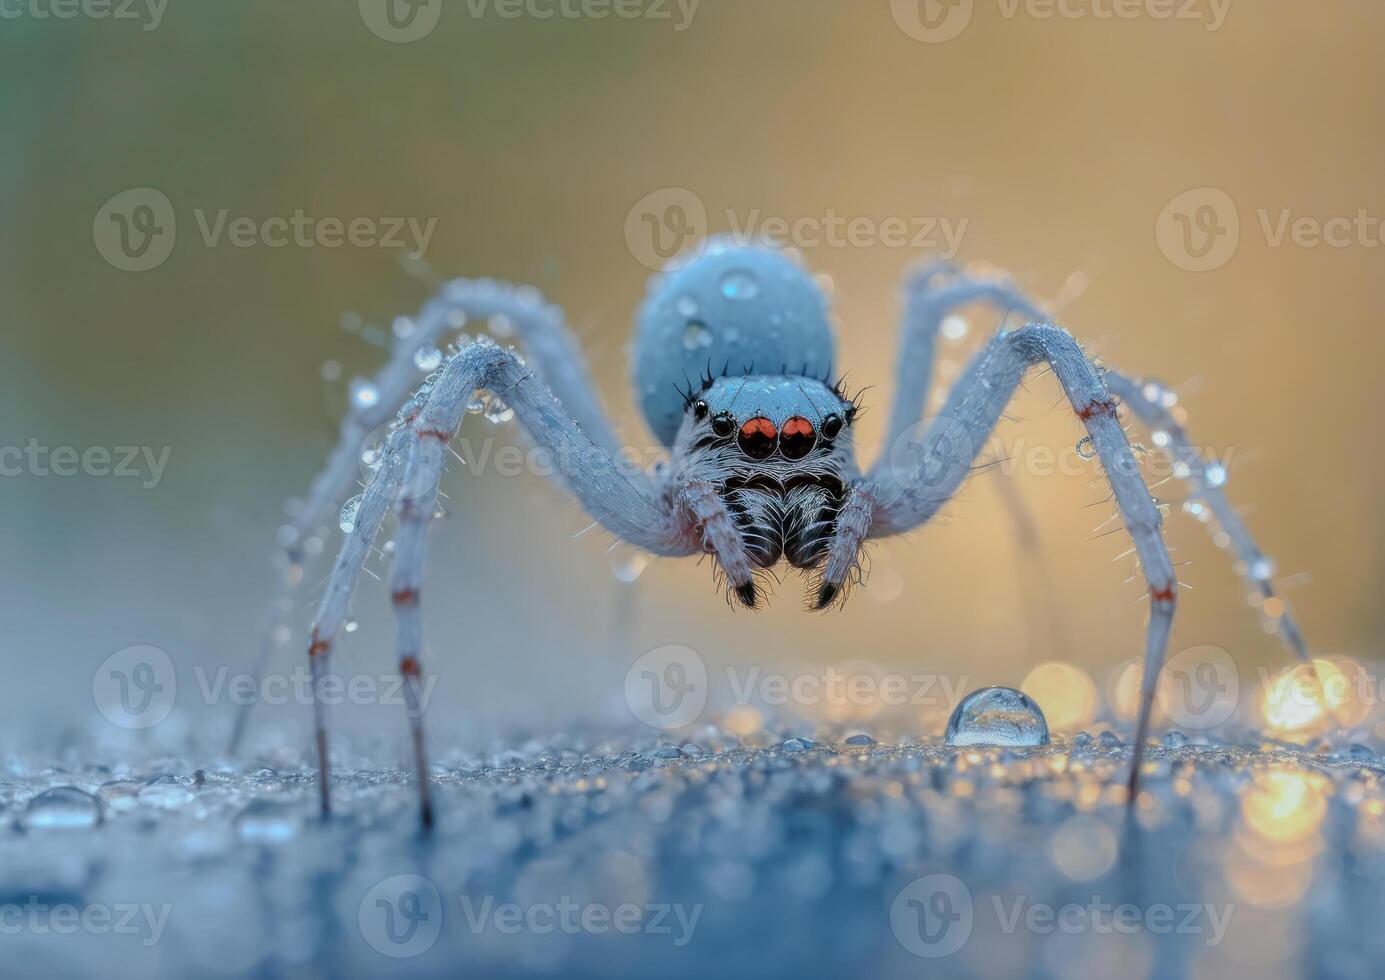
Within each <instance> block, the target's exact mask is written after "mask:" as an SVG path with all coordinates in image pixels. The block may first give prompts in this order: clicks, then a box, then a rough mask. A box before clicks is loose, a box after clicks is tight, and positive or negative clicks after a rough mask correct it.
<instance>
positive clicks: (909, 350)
mask: <svg viewBox="0 0 1385 980" xmlns="http://www.w3.org/2000/svg"><path fill="white" fill-rule="evenodd" d="M903 289H904V314H903V317H902V319H901V322H900V342H899V354H898V367H897V368H896V371H895V395H894V401H893V403H892V404H891V406H890V417H889V421H888V423H887V424H886V427H885V441H884V449H883V450H882V452H881V455H880V457H879V458H878V459H877V462H876V465H877V466H879V465H880V463H881V460H883V459H884V458H885V457H886V456H887V455H888V453H889V448H890V447H891V446H893V445H895V444H896V443H897V442H898V441H899V439H900V438H901V437H902V436H904V435H905V434H906V433H907V432H909V430H910V429H912V428H913V427H914V426H915V425H917V424H918V421H919V419H920V418H921V417H922V415H923V411H924V408H925V406H926V405H927V402H928V392H929V389H930V388H931V386H932V381H933V361H934V356H935V354H936V351H937V346H938V331H939V330H940V329H941V327H942V323H943V320H944V319H946V317H947V316H948V314H950V313H951V312H953V311H954V310H956V309H958V308H960V307H963V306H966V305H968V304H969V303H990V304H991V305H993V306H996V307H999V308H1001V309H1002V310H1004V311H1005V312H1006V313H1007V314H1008V313H1015V314H1017V315H1019V316H1021V317H1025V318H1027V319H1039V320H1042V319H1044V318H1045V315H1044V313H1043V311H1042V310H1040V309H1039V307H1038V306H1037V305H1035V303H1034V302H1033V301H1032V300H1030V299H1029V298H1028V297H1026V296H1025V295H1024V293H1022V292H1021V291H1020V290H1018V289H1017V288H1015V286H1014V285H1013V283H1012V282H1011V281H1010V280H1009V279H1008V278H1006V277H1004V276H1000V275H993V276H989V277H982V276H976V275H969V274H967V273H966V272H965V271H964V270H963V269H962V268H961V267H960V266H957V265H956V264H954V263H952V262H948V261H945V260H937V261H932V262H925V263H922V264H920V265H918V266H916V267H915V268H913V269H911V270H910V271H909V274H908V276H907V277H906V278H905V281H904V287H903ZM871 495H872V489H871V485H870V483H869V481H862V482H861V483H858V484H857V485H856V486H855V487H853V488H851V489H850V490H849V491H848V493H847V498H846V500H845V501H844V502H843V505H842V510H841V512H840V514H839V515H838V518H837V526H836V528H835V530H834V533H833V537H832V543H831V545H830V546H829V548H828V554H827V563H826V564H825V565H824V567H823V571H822V575H821V576H820V578H819V579H818V582H817V593H816V595H813V596H810V603H811V605H812V607H813V608H814V609H826V608H828V607H829V606H831V605H832V603H834V602H835V601H836V600H837V599H838V597H840V596H841V595H842V594H843V592H842V590H843V589H844V588H845V587H846V585H847V584H848V582H850V581H854V580H859V579H860V578H861V566H860V557H861V546H862V544H863V543H864V542H865V540H866V537H867V536H868V532H869V530H870V516H871V511H872V508H873V502H872V498H871Z"/></svg>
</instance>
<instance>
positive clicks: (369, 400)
mask: <svg viewBox="0 0 1385 980" xmlns="http://www.w3.org/2000/svg"><path fill="white" fill-rule="evenodd" d="M379 401H380V389H378V388H376V387H375V385H374V384H373V383H372V382H370V381H367V380H366V379H365V378H352V379H351V405H352V407H353V408H374V407H375V406H376V405H377V404H378V403H379Z"/></svg>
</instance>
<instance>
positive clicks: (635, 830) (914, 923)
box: [0, 689, 1385, 980]
mask: <svg viewBox="0 0 1385 980" xmlns="http://www.w3.org/2000/svg"><path fill="white" fill-rule="evenodd" d="M1015 693H1016V692H1005V691H1004V689H1001V690H1000V693H996V692H995V691H994V690H993V689H992V690H988V691H984V692H978V695H977V696H973V698H972V699H969V700H972V701H975V700H977V698H978V696H980V695H985V697H983V698H980V701H981V704H980V705H979V708H980V710H979V711H978V713H977V714H976V716H975V717H973V718H972V719H971V720H970V721H963V722H959V725H962V726H963V727H965V726H968V725H970V726H972V728H973V729H974V728H975V726H977V725H982V726H983V727H984V726H985V725H986V724H992V723H996V722H997V718H998V717H1002V716H1003V719H1004V720H1005V722H1006V724H1011V725H1013V723H1014V722H1015V721H1016V720H1019V721H1021V722H1023V721H1024V715H1023V712H1021V713H1020V714H1019V715H1016V714H1015V711H1016V709H1017V708H1023V707H1024V705H1023V703H1022V702H1017V701H1016V700H1015V698H1014V697H1013V695H1014V694H1015ZM1020 697H1023V696H1022V695H1021V696H1020ZM973 707H977V705H973ZM997 711H999V712H1000V715H999V716H997V714H996V712H997ZM1039 720H1040V721H1041V717H1040V719H1039ZM1033 722H1034V720H1033V719H1030V720H1029V724H1028V727H1027V728H1026V726H1025V725H1024V724H1021V725H1020V726H1019V729H1018V730H1022V731H1025V732H1027V734H1025V735H1024V739H1025V740H1026V741H1028V742H1029V743H1032V744H1027V745H1023V746H1015V745H1011V746H1008V747H985V746H979V745H973V746H968V747H959V746H951V745H947V744H945V743H944V742H943V741H942V740H940V739H935V738H929V739H917V738H907V737H906V738H900V737H897V736H895V735H892V734H890V733H887V732H882V731H872V732H865V731H861V730H842V731H834V732H813V733H811V734H809V733H806V732H804V731H802V730H799V731H790V732H782V733H778V734H775V733H773V732H766V731H760V732H758V733H755V734H753V735H747V736H743V737H737V736H733V735H730V734H728V733H726V732H725V731H724V730H721V729H718V728H715V727H711V726H706V727H704V728H700V729H697V730H695V731H691V732H685V733H681V737H679V738H670V737H668V736H658V735H646V734H638V735H621V736H615V737H606V736H595V735H583V736H578V735H572V736H566V737H554V738H548V739H544V740H532V741H527V742H521V743H518V744H513V745H508V746H506V747H503V748H495V749H492V750H491V751H489V752H487V753H486V754H473V755H468V754H461V753H458V752H456V751H455V750H454V751H452V752H450V753H449V752H447V751H446V750H445V748H444V747H442V746H439V751H438V756H439V761H438V762H437V763H436V764H435V765H434V767H433V781H434V785H435V800H436V805H437V810H438V825H437V827H436V829H435V832H434V833H433V835H432V837H431V838H429V839H425V838H423V837H422V836H421V835H420V834H419V832H418V829H417V822H416V812H415V794H414V788H413V786H412V776H411V774H410V773H409V772H408V771H407V769H404V768H396V767H388V768H379V767H377V766H376V765H374V764H372V763H371V761H370V760H371V759H378V758H382V757H384V758H388V757H391V756H390V752H389V750H386V749H382V748H381V747H379V746H372V747H371V750H370V751H369V752H368V753H365V754H362V755H356V754H353V752H352V751H351V749H350V748H348V747H347V746H345V745H342V746H340V747H339V751H338V753H337V756H336V765H337V768H336V771H335V774H334V781H333V795H334V799H335V801H336V806H337V813H336V815H335V817H334V818H333V819H332V820H331V821H330V822H327V823H322V822H320V821H319V819H318V817H317V813H316V809H315V807H316V794H315V787H314V773H313V771H312V769H311V767H310V765H309V764H308V760H307V759H306V757H304V756H302V755H299V754H298V753H297V752H296V751H290V750H288V749H282V750H277V751H269V752H265V751H263V750H261V754H260V755H259V756H258V757H252V758H251V759H248V760H246V761H243V762H235V763H232V762H228V761H225V760H222V761H216V760H215V759H213V758H211V757H206V758H199V757H197V756H196V755H195V754H191V753H190V754H188V755H187V756H185V755H183V754H179V755H155V756H152V757H151V758H149V759H147V760H146V761H145V762H143V763H142V764H140V765H131V764H128V763H126V762H118V761H112V760H106V759H102V755H101V752H100V750H94V751H92V752H83V753H77V752H75V751H74V752H70V753H68V754H66V755H65V756H64V757H63V758H62V759H61V760H60V762H59V764H57V765H35V764H31V763H28V762H25V761H24V760H22V759H18V758H10V759H8V760H7V762H6V764H5V767H4V770H3V772H0V869H3V872H0V892H3V894H0V904H3V905H4V906H5V907H6V908H7V909H16V910H18V911H16V912H15V913H14V915H15V916H17V918H15V917H12V918H11V919H7V920H6V921H15V922H21V923H26V924H27V925H25V926H23V927H22V928H20V929H18V931H12V932H9V933H7V934H6V935H5V937H4V939H3V942H4V945H5V949H6V958H7V959H8V960H9V962H11V963H24V964H27V967H26V968H27V969H28V970H29V971H31V972H33V973H35V974H38V973H45V972H48V973H58V974H67V973H74V972H82V971H87V972H91V973H99V974H100V975H103V976H126V975H128V976H147V975H150V974H151V973H154V972H156V971H157V972H163V973H169V974H172V975H190V976H191V975H199V976H200V975H206V974H213V975H216V974H220V975H235V974H241V973H246V972H249V973H253V974H258V975H266V976H283V975H297V974H299V973H304V972H306V973H310V974H313V975H323V976H329V975H330V976H369V975H381V974H382V973H388V975H391V976H485V977H504V976H520V975H533V974H551V975H554V976H564V977H584V976H616V977H648V976H673V977H682V976H686V977H704V976H748V975H752V974H753V975H757V976H786V977H790V976H791V977H802V976H821V975H836V976H882V977H890V976H908V977H915V976H921V975H928V976H980V977H1001V976H1019V975H1023V976H1034V977H1057V978H1067V977H1079V976H1113V975H1119V976H1121V977H1123V978H1130V980H1141V978H1146V977H1165V976H1168V977H1173V976H1185V975H1189V974H1192V973H1196V974H1197V975H1202V976H1217V975H1223V976H1224V975H1242V974H1246V975H1249V971H1253V970H1254V968H1255V967H1256V964H1257V963H1262V962H1263V960H1264V958H1265V957H1268V956H1273V957H1276V959H1275V960H1274V962H1275V963H1276V964H1278V966H1277V967H1276V969H1278V971H1279V972H1277V973H1276V974H1275V975H1322V976H1328V975H1330V976H1340V977H1351V976H1361V977H1367V976H1373V975H1377V974H1376V973H1375V970H1376V965H1377V964H1378V963H1379V962H1381V961H1382V958H1385V938H1382V936H1381V934H1380V932H1379V930H1363V929H1362V928H1361V925H1362V924H1363V923H1368V922H1372V921H1375V920H1376V919H1377V918H1378V917H1379V916H1380V915H1381V914H1382V912H1385V848H1382V845H1385V816H1382V814H1385V787H1383V786H1382V782H1381V777H1382V774H1385V770H1382V768H1381V765H1380V762H1379V760H1378V759H1377V758H1376V757H1375V755H1374V754H1373V753H1371V751H1370V749H1369V748H1367V747H1365V746H1355V747H1344V748H1343V750H1342V751H1340V752H1335V751H1334V752H1312V751H1306V750H1304V749H1302V748H1297V747H1293V746H1289V745H1282V744H1277V743H1258V744H1247V745H1233V744H1225V743H1217V742H1211V741H1209V740H1208V739H1207V738H1206V737H1205V736H1202V735H1194V736H1187V735H1182V734H1181V733H1177V737H1175V733H1171V734H1170V735H1169V736H1168V737H1167V738H1166V739H1164V740H1163V741H1162V744H1158V745H1154V746H1152V747H1151V749H1150V758H1149V761H1148V766H1147V772H1146V775H1147V777H1148V782H1147V787H1146V791H1145V793H1144V794H1143V795H1142V797H1141V799H1140V801H1139V803H1138V805H1137V807H1136V809H1135V825H1134V826H1135V828H1136V829H1137V830H1138V832H1137V833H1132V827H1131V825H1127V824H1126V823H1125V822H1124V821H1125V815H1126V808H1125V795H1124V781H1125V775H1126V771H1127V766H1128V759H1129V754H1130V747H1129V745H1128V744H1125V743H1123V742H1122V740H1121V739H1120V738H1117V737H1116V736H1114V735H1112V734H1110V733H1109V732H1106V733H1102V735H1101V737H1098V738H1092V737H1090V736H1087V737H1085V738H1081V737H1073V738H1071V739H1069V738H1065V737H1061V736H1053V737H1052V739H1051V740H1049V741H1048V742H1047V744H1043V742H1042V741H1040V740H1037V738H1036V736H1035V735H1034V733H1033V728H1034V724H1033ZM1108 736H1109V737H1108ZM62 906H71V907H73V908H75V909H77V910H78V914H81V913H83V912H86V911H88V910H91V909H96V910H98V911H99V910H102V909H106V910H113V911H114V914H115V916H116V917H120V916H124V915H126V914H127V913H128V915H129V919H128V921H127V922H126V923H125V925H126V926H128V928H127V929H125V930H122V931H118V932H117V931H115V930H114V929H113V928H107V929H105V930H104V931H97V929H96V928H95V927H79V928H78V929H77V930H76V931H75V932H72V933H58V932H57V931H56V930H55V929H53V928H48V927H47V926H45V923H47V924H49V925H51V922H52V921H56V920H53V919H52V916H53V915H54V912H53V911H52V910H53V909H56V908H58V907H62ZM1123 907H1124V908H1127V909H1128V911H1126V912H1123V913H1119V915H1125V916H1128V917H1130V921H1131V922H1133V923H1135V925H1134V926H1133V927H1131V928H1130V929H1127V928H1125V927H1124V926H1119V925H1118V923H1119V922H1121V921H1124V920H1122V919H1119V918H1113V917H1115V916H1117V913H1116V912H1114V911H1112V910H1114V909H1118V908H1123ZM44 909H48V911H47V912H45V911H44ZM964 913H965V914H964ZM8 914H9V913H7V915H8ZM1053 915H1057V916H1059V917H1060V918H1059V919H1058V920H1052V919H1051V918H1049V917H1050V916H1053ZM1166 915H1167V916H1171V917H1172V919H1171V920H1170V921H1171V922H1172V925H1171V926H1170V925H1169V924H1168V922H1167V921H1166V919H1165V916H1166ZM45 916H48V917H49V918H45ZM680 916H681V919H680ZM1064 916H1066V919H1063V918H1062V917H1064ZM656 919H657V921H656ZM98 921H99V917H98ZM112 921H114V919H113V920H112ZM1054 921H1066V922H1067V925H1066V926H1063V927H1059V926H1058V925H1055V924H1054ZM160 923H161V925H160ZM1113 923H1117V924H1115V925H1113ZM1179 923H1185V925H1186V928H1177V926H1178V925H1179ZM915 930H917V931H915ZM963 932H965V935H963ZM930 937H931V938H930ZM954 945H955V946H956V948H955V949H952V948H951V947H952V946H954ZM1284 964H1288V967H1287V973H1286V968H1285V967H1284ZM752 967H753V968H752Z"/></svg>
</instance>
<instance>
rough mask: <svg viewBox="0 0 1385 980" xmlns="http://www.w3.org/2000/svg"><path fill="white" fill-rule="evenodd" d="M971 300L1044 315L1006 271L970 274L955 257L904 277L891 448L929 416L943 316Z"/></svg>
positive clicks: (888, 431)
mask: <svg viewBox="0 0 1385 980" xmlns="http://www.w3.org/2000/svg"><path fill="white" fill-rule="evenodd" d="M969 303H990V304H991V305H993V306H995V307H997V308H999V309H1000V310H1002V311H1003V312H1007V313H1014V314H1015V315H1016V316H1018V317H1021V318H1023V319H1024V320H1044V319H1046V317H1045V315H1044V313H1043V311H1041V310H1040V309H1039V308H1038V306H1036V305H1035V304H1034V302H1033V301H1032V300H1030V299H1029V298H1027V297H1026V296H1025V295H1024V294H1023V293H1022V292H1020V291H1019V290H1018V289H1017V288H1015V286H1014V284H1013V283H1012V282H1011V281H1010V280H1009V279H1008V278H1005V277H1002V276H999V275H995V276H987V277H979V276H973V275H967V274H965V273H964V272H963V271H962V270H961V269H960V268H958V267H957V266H955V265H953V264H952V263H950V262H941V261H940V262H929V263H926V264H923V265H921V266H919V267H918V268H915V269H912V270H911V271H910V272H909V274H908V277H907V278H906V279H905V282H904V315H903V319H902V321H901V324H900V342H899V356H898V361H897V366H896V368H895V393H894V403H893V404H892V405H891V406H890V419H889V424H888V425H887V426H886V428H885V442H884V450H883V451H884V452H886V453H888V452H889V450H890V447H891V446H893V445H894V444H895V441H896V440H897V439H899V437H900V436H902V435H903V434H904V433H905V432H906V431H908V429H909V428H910V427H911V426H913V425H916V424H917V423H918V422H919V420H920V419H921V418H922V417H923V413H924V410H925V409H926V408H927V405H928V392H929V389H930V388H931V386H932V382H933V361H934V356H935V353H936V349H937V344H938V331H939V330H940V329H941V327H942V323H943V320H944V319H946V318H947V316H948V314H950V313H952V312H953V311H954V310H957V309H959V308H961V307H963V306H966V305H967V304H969Z"/></svg>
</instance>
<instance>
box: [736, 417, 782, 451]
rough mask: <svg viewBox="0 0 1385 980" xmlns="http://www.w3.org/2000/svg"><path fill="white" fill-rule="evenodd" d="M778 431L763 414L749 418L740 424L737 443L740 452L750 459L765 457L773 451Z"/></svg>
mask: <svg viewBox="0 0 1385 980" xmlns="http://www.w3.org/2000/svg"><path fill="white" fill-rule="evenodd" d="M776 436H778V433H777V432H775V430H774V423H773V422H771V421H770V420H769V419H767V418H765V417H764V416H760V417H758V418H753V419H750V420H749V421H748V422H746V423H745V424H744V425H742V426H741V434H740V438H739V440H738V441H739V443H740V447H741V452H743V453H745V454H746V455H747V456H749V457H750V458H751V459H765V458H766V457H768V456H769V455H770V453H772V452H774V440H775V437H776Z"/></svg>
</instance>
